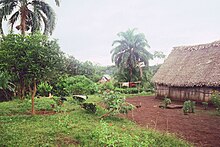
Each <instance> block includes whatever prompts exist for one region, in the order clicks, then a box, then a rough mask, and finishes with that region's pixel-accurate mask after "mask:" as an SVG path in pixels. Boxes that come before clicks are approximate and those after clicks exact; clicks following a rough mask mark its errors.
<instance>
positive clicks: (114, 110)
mask: <svg viewBox="0 0 220 147" xmlns="http://www.w3.org/2000/svg"><path fill="white" fill-rule="evenodd" d="M103 99H104V100H103V101H104V103H105V105H106V109H107V110H108V113H107V114H106V115H104V116H108V115H115V114H118V113H124V114H125V113H128V111H130V110H132V109H133V107H134V106H133V105H132V104H130V103H127V102H126V101H125V98H124V97H122V96H120V95H119V94H118V93H114V92H113V91H110V92H105V93H104V94H103Z"/></svg>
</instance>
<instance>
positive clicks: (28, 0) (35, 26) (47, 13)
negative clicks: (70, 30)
mask: <svg viewBox="0 0 220 147" xmlns="http://www.w3.org/2000/svg"><path fill="white" fill-rule="evenodd" d="M56 2H57V5H58V4H59V0H56ZM3 20H5V21H9V25H10V26H11V31H12V30H13V28H14V25H15V23H16V22H17V21H19V24H18V25H17V26H16V28H17V29H18V30H20V31H21V34H25V31H28V30H30V31H31V32H35V31H39V30H41V28H42V26H44V31H43V33H44V34H45V35H48V34H52V32H53V30H54V27H55V12H54V11H53V9H52V8H51V7H50V5H49V4H47V3H46V2H44V1H43V0H0V27H1V29H0V33H2V34H3V29H2V21H3Z"/></svg>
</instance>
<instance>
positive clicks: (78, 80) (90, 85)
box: [55, 75, 97, 96]
mask: <svg viewBox="0 0 220 147" xmlns="http://www.w3.org/2000/svg"><path fill="white" fill-rule="evenodd" d="M55 89H56V90H55V95H60V96H67V95H72V94H94V93H95V92H96V91H97V86H96V84H95V83H94V82H93V81H91V80H90V79H88V78H86V77H85V76H82V75H78V76H74V77H62V78H60V81H59V82H58V83H57V84H56V88H55Z"/></svg>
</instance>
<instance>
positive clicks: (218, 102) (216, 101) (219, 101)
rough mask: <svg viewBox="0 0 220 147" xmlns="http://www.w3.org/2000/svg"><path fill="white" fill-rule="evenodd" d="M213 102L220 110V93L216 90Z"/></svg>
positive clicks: (212, 98)
mask: <svg viewBox="0 0 220 147" xmlns="http://www.w3.org/2000/svg"><path fill="white" fill-rule="evenodd" d="M211 102H212V103H213V105H214V106H215V107H216V110H217V111H219V112H220V93H219V92H214V93H213V94H212V96H211Z"/></svg>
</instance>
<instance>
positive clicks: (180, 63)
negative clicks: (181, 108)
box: [152, 41, 220, 87]
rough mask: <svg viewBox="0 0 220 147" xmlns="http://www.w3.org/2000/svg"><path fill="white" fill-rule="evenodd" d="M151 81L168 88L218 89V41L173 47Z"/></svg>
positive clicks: (219, 51) (219, 81)
mask: <svg viewBox="0 0 220 147" xmlns="http://www.w3.org/2000/svg"><path fill="white" fill-rule="evenodd" d="M152 81H153V82H155V83H157V84H164V85H168V86H181V87H192V86H212V87H213V86H215V87H216V86H217V87H219V86H220V41H215V42H212V43H208V44H200V45H193V46H180V47H174V48H173V50H172V52H171V53H170V55H169V56H168V58H167V59H166V60H165V62H164V63H163V65H162V66H161V67H160V68H159V70H158V71H157V73H156V74H155V75H154V77H153V79H152Z"/></svg>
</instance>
